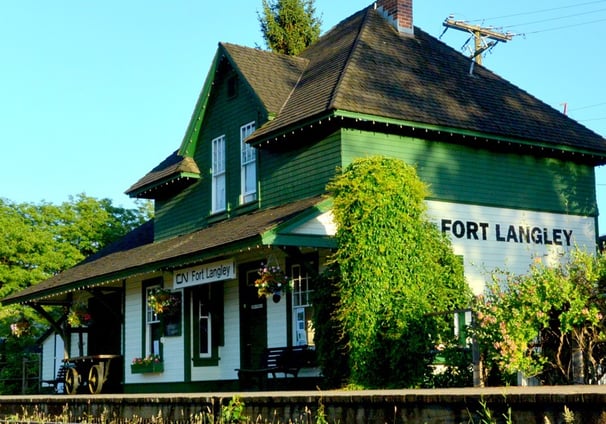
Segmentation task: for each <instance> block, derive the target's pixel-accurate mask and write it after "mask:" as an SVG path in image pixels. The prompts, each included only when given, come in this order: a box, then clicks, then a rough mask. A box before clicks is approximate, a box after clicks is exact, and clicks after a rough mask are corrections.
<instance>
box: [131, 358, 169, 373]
mask: <svg viewBox="0 0 606 424" xmlns="http://www.w3.org/2000/svg"><path fill="white" fill-rule="evenodd" d="M130 372H131V373H133V374H145V373H159V372H164V362H162V359H160V357H159V356H158V355H149V356H146V357H145V358H135V359H133V361H132V362H131V364H130Z"/></svg>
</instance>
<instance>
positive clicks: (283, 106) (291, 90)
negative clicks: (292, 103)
mask: <svg viewBox="0 0 606 424" xmlns="http://www.w3.org/2000/svg"><path fill="white" fill-rule="evenodd" d="M296 57H297V58H298V59H301V60H304V61H305V62H306V64H305V68H303V69H302V70H301V72H300V73H299V78H297V82H296V83H295V85H293V87H292V88H291V89H290V92H289V93H288V96H286V99H284V103H282V106H280V110H279V111H278V113H277V115H280V114H281V113H282V111H283V110H284V108H285V107H286V105H287V104H288V101H289V100H290V98H291V97H292V95H293V93H294V92H295V91H296V90H297V87H299V83H300V82H301V79H302V78H303V75H305V71H307V68H308V67H309V64H310V63H311V60H309V59H307V58H305V57H300V56H296Z"/></svg>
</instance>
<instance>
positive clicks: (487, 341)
mask: <svg viewBox="0 0 606 424" xmlns="http://www.w3.org/2000/svg"><path fill="white" fill-rule="evenodd" d="M605 289H606V257H605V256H604V255H600V254H598V255H594V254H592V253H588V252H584V251H581V250H574V251H572V252H571V253H570V256H569V257H568V258H566V260H564V261H562V262H561V263H558V264H556V265H551V266H548V265H545V264H543V262H542V261H541V260H540V259H539V258H538V259H537V262H535V263H533V264H532V266H531V268H530V270H529V272H528V273H527V274H524V275H516V274H513V273H510V272H506V271H502V270H497V271H495V272H494V273H493V279H492V282H491V283H490V284H489V285H488V287H487V289H486V293H485V294H484V295H482V296H480V297H478V299H477V301H476V305H475V306H474V309H475V313H476V317H477V325H476V328H475V333H476V338H477V340H478V342H479V344H480V347H481V349H482V353H483V357H484V360H485V362H486V365H487V366H486V368H488V369H490V368H492V367H493V366H494V368H497V369H498V370H499V371H500V372H501V375H502V377H501V379H503V380H505V379H507V378H508V377H509V376H512V375H515V374H516V373H518V372H521V373H523V374H524V375H525V376H527V377H537V378H538V379H539V380H541V381H542V382H543V383H545V384H571V383H585V384H590V383H593V384H597V382H598V380H600V379H601V378H602V376H603V375H604V365H605V360H606V321H605V319H604V317H605V315H606V299H605V298H604V291H605Z"/></svg>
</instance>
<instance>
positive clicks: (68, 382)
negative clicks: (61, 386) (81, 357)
mask: <svg viewBox="0 0 606 424" xmlns="http://www.w3.org/2000/svg"><path fill="white" fill-rule="evenodd" d="M79 385H80V376H79V375H78V371H76V369H75V368H68V370H67V372H66V373H65V392H66V393H67V394H68V395H73V394H75V393H76V392H77V391H78V386H79Z"/></svg>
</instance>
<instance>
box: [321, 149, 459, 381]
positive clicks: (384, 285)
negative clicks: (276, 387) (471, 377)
mask: <svg viewBox="0 0 606 424" xmlns="http://www.w3.org/2000/svg"><path fill="white" fill-rule="evenodd" d="M328 189H329V191H330V192H331V193H332V195H333V198H334V206H333V214H334V218H335V222H336V224H337V235H336V239H337V244H338V249H337V251H336V253H335V254H334V256H333V258H332V260H333V261H334V263H336V264H338V267H339V281H338V282H336V296H337V297H338V300H337V302H336V311H335V314H334V320H335V321H336V323H337V325H338V329H339V331H340V332H341V335H340V338H339V339H340V340H344V341H346V343H347V357H348V364H349V374H350V383H351V384H352V385H354V386H362V387H367V388H370V387H411V386H418V385H420V384H421V382H422V381H423V379H424V377H425V376H426V374H427V373H429V372H430V370H431V368H430V367H429V365H430V363H431V362H432V360H433V356H432V355H431V351H432V350H435V347H436V346H437V345H438V344H439V343H440V342H441V337H442V336H444V337H447V336H446V334H447V327H449V325H448V323H449V322H450V321H451V320H452V316H448V315H442V314H440V313H442V312H447V311H454V310H456V309H460V308H463V307H466V306H468V304H469V301H470V299H471V292H470V290H469V287H468V286H467V284H466V283H465V280H464V276H463V267H462V263H461V261H460V260H459V258H457V257H456V256H455V255H454V254H453V252H452V248H451V245H450V242H449V240H448V239H447V238H446V237H445V236H444V235H443V234H442V233H441V232H440V231H439V230H438V228H437V227H436V226H435V225H434V224H432V223H431V222H430V221H429V220H428V219H427V217H426V215H425V210H426V206H425V202H424V199H425V198H426V197H427V196H428V194H429V192H428V189H427V187H426V185H425V184H424V183H423V182H421V181H420V180H419V178H418V176H417V174H416V171H415V169H414V167H412V166H409V165H407V164H405V163H404V162H402V161H400V160H397V159H389V158H384V157H369V158H364V159H358V160H355V161H354V162H353V163H351V165H349V166H348V167H347V168H346V169H345V170H344V172H343V173H342V174H341V175H339V176H337V177H336V178H335V179H334V180H333V181H332V182H331V183H330V184H329V186H328ZM316 324H317V325H322V324H321V323H316Z"/></svg>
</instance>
